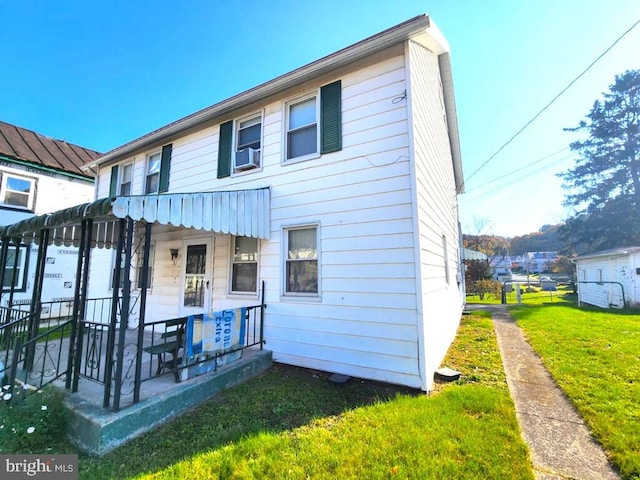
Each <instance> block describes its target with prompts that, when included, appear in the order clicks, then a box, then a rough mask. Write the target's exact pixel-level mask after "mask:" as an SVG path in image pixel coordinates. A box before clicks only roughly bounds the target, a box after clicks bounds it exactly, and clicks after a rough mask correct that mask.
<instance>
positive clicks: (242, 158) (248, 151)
mask: <svg viewBox="0 0 640 480" xmlns="http://www.w3.org/2000/svg"><path fill="white" fill-rule="evenodd" d="M259 165H260V149H255V148H244V149H242V150H238V151H237V152H236V159H235V164H234V167H235V169H236V170H248V169H250V168H255V167H257V166H259Z"/></svg>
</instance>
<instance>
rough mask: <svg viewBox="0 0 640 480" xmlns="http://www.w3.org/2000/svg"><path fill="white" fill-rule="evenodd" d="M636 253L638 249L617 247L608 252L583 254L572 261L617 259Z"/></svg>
mask: <svg viewBox="0 0 640 480" xmlns="http://www.w3.org/2000/svg"><path fill="white" fill-rule="evenodd" d="M637 252H640V247H617V248H611V249H609V250H602V251H600V252H593V253H585V254H584V255H579V256H578V257H576V258H574V259H573V261H578V260H585V259H588V258H597V257H619V256H622V255H629V254H632V253H637Z"/></svg>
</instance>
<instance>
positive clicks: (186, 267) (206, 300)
mask: <svg viewBox="0 0 640 480" xmlns="http://www.w3.org/2000/svg"><path fill="white" fill-rule="evenodd" d="M183 251H184V252H185V255H184V257H183V258H184V263H183V270H182V271H183V275H182V295H181V298H180V315H191V314H195V313H203V312H208V311H209V309H210V307H211V240H207V239H202V240H190V241H186V242H185V243H184V250H183Z"/></svg>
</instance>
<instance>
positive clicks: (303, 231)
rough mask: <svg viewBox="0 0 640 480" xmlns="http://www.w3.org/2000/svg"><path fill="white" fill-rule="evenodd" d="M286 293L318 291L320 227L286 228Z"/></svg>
mask: <svg viewBox="0 0 640 480" xmlns="http://www.w3.org/2000/svg"><path fill="white" fill-rule="evenodd" d="M285 251H286V260H285V264H286V265H285V270H286V271H285V293H287V294H307V295H310V294H317V293H318V227H317V226H315V225H314V226H310V227H300V228H289V229H286V230H285Z"/></svg>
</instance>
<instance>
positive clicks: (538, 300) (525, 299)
mask: <svg viewBox="0 0 640 480" xmlns="http://www.w3.org/2000/svg"><path fill="white" fill-rule="evenodd" d="M521 288H522V290H523V293H522V294H521V302H522V303H523V304H524V305H542V304H563V303H576V302H577V295H576V294H574V293H573V291H572V290H571V289H570V288H569V287H566V286H563V285H562V286H559V287H558V290H557V291H555V292H543V291H537V292H532V293H526V292H524V290H525V289H526V288H527V285H526V284H525V283H523V284H521ZM506 300H507V305H516V304H517V303H518V297H517V295H516V293H515V291H513V292H510V293H507V294H506ZM467 303H468V304H470V305H469V307H470V308H471V307H473V305H472V304H474V303H481V304H485V305H487V304H488V305H500V304H501V303H502V299H501V298H500V296H496V295H485V297H484V299H482V300H481V299H480V297H479V296H478V295H467Z"/></svg>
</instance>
